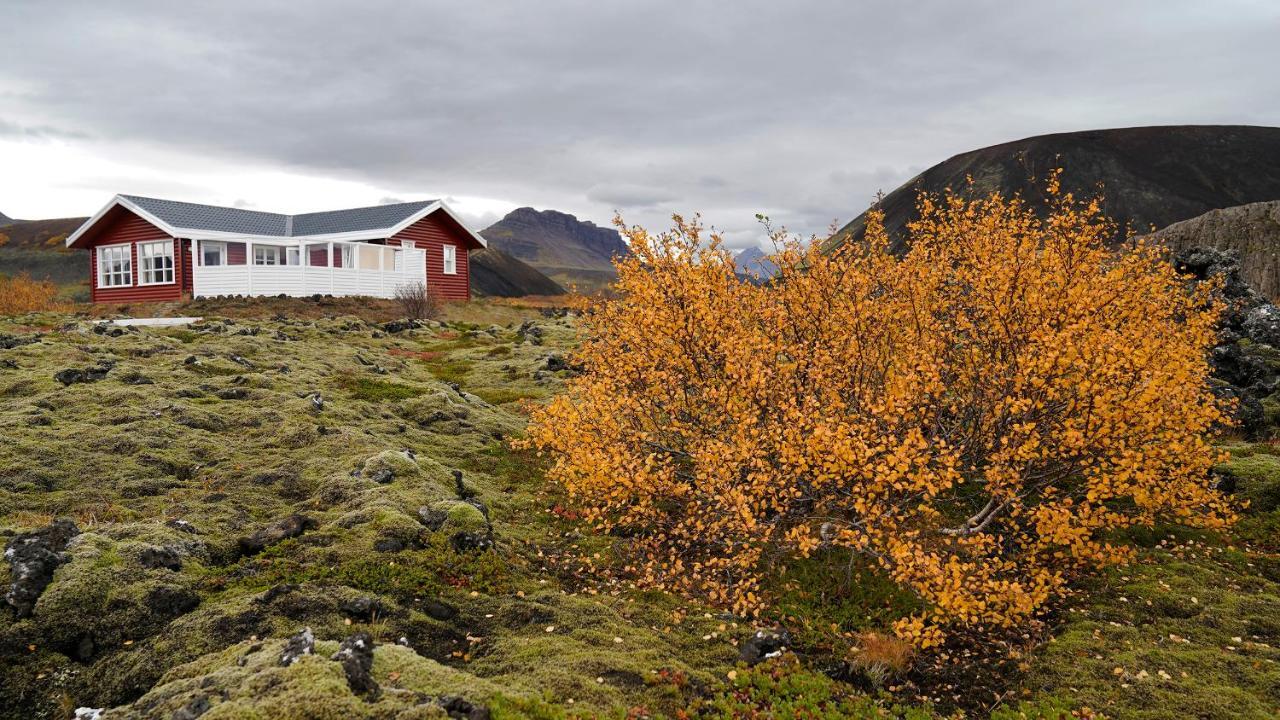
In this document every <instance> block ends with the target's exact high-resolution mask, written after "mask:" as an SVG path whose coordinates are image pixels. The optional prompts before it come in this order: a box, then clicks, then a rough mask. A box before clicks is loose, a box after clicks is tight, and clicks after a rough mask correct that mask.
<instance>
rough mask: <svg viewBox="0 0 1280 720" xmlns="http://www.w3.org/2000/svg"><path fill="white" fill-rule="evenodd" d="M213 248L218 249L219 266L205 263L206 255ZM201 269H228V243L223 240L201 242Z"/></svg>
mask: <svg viewBox="0 0 1280 720" xmlns="http://www.w3.org/2000/svg"><path fill="white" fill-rule="evenodd" d="M211 248H218V264H217V265H209V264H208V263H206V262H205V261H204V254H205V252H207V251H208V250H209V249H211ZM199 254H200V267H226V266H227V243H226V242H224V241H222V240H201V241H200V253H199Z"/></svg>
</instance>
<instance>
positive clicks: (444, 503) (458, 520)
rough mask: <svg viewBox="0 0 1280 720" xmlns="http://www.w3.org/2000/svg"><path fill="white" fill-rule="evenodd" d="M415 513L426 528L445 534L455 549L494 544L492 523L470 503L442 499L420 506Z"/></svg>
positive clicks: (464, 549) (467, 549) (481, 547)
mask: <svg viewBox="0 0 1280 720" xmlns="http://www.w3.org/2000/svg"><path fill="white" fill-rule="evenodd" d="M418 515H419V517H420V518H422V521H423V523H424V524H425V525H426V526H427V527H428V528H430V529H431V530H433V531H435V532H440V533H444V534H446V535H447V536H448V537H449V542H450V543H451V544H452V545H453V548H454V549H455V550H457V551H458V552H467V551H471V550H485V549H488V548H491V547H493V526H492V525H491V524H490V523H489V518H487V517H485V514H484V513H483V512H481V510H480V509H479V508H478V507H476V506H475V505H474V504H473V503H470V502H467V501H465V500H441V501H440V502H437V503H435V504H434V505H432V506H431V507H429V508H421V509H419V510H418Z"/></svg>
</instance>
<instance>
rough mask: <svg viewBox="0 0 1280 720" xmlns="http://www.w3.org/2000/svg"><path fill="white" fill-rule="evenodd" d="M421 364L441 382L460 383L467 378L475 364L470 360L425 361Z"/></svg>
mask: <svg viewBox="0 0 1280 720" xmlns="http://www.w3.org/2000/svg"><path fill="white" fill-rule="evenodd" d="M423 364H424V365H426V366H427V369H428V370H429V371H431V374H432V375H434V376H435V378H436V379H437V380H439V381H441V382H455V383H460V382H462V381H463V380H465V379H466V378H467V373H469V372H471V368H472V366H474V365H475V363H474V362H473V361H471V360H449V359H442V360H425V361H423Z"/></svg>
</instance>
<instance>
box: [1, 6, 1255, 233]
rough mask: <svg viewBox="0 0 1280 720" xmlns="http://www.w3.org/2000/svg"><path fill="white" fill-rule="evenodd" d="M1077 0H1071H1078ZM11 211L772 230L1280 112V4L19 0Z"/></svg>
mask: <svg viewBox="0 0 1280 720" xmlns="http://www.w3.org/2000/svg"><path fill="white" fill-rule="evenodd" d="M1051 5H1052V7H1051ZM0 25H3V27H4V29H5V32H4V41H3V42H2V43H0V212H4V213H5V214H7V215H10V216H12V217H20V218H42V217H56V216H71V215H86V214H89V213H91V212H93V211H95V210H96V209H97V208H98V207H99V206H101V205H102V204H103V203H105V202H106V201H107V200H108V199H109V198H110V196H111V195H113V194H115V193H117V192H127V193H136V194H144V195H154V196H160V197H169V198H174V199H182V200H190V201H195V202H208V203H216V204H228V205H231V204H236V205H240V206H244V207H253V208H258V209H264V210H275V211H281V212H302V211H308V210H318V209H329V208H333V207H342V206H355V205H366V204H376V203H379V202H386V201H390V200H391V199H419V198H426V197H448V198H452V199H453V202H454V205H455V207H457V208H458V209H459V210H461V211H462V212H463V213H464V214H465V215H466V216H467V217H468V218H469V219H470V220H471V221H472V222H473V223H475V224H476V225H478V226H483V225H486V224H488V222H491V221H493V220H495V219H496V218H497V217H500V216H501V215H502V214H503V213H505V212H506V211H507V210H510V209H511V208H514V207H517V206H520V205H532V206H534V207H537V208H555V209H559V210H563V211H566V212H571V213H574V214H576V215H578V216H579V217H582V218H585V219H590V220H594V221H596V222H597V223H606V222H608V221H609V220H610V218H611V217H612V215H613V212H614V211H615V210H619V211H621V212H622V213H623V214H624V216H625V218H626V219H627V220H628V221H632V222H639V223H643V224H649V225H655V226H656V225H662V224H663V223H664V222H665V221H666V218H668V217H669V215H670V214H671V213H672V212H676V211H679V212H685V213H690V212H694V211H700V212H702V214H703V216H704V217H705V218H707V219H708V220H709V221H710V222H711V223H713V224H714V225H716V226H717V227H719V228H721V229H722V230H724V231H725V232H726V234H727V235H728V237H729V239H730V242H731V244H735V245H738V246H745V245H748V244H751V243H753V242H755V241H756V240H757V239H758V238H759V232H758V228H757V227H756V224H755V220H754V215H755V213H757V212H763V213H766V214H768V215H770V216H771V217H772V218H773V219H774V220H775V221H777V222H780V223H783V224H786V225H787V226H788V227H789V228H791V229H793V230H796V231H799V232H803V233H810V232H822V231H824V230H825V228H826V227H827V226H828V225H829V224H830V223H831V222H832V221H835V220H838V221H841V222H843V221H846V220H848V219H850V218H851V217H853V216H854V215H857V214H858V213H859V212H861V211H862V210H863V209H865V208H866V206H867V205H868V203H869V202H870V201H871V200H872V199H873V196H874V194H875V193H876V191H877V190H881V189H883V190H886V191H887V190H891V189H892V188H894V187H896V186H897V185H898V184H900V183H901V182H903V181H905V180H907V179H909V178H910V177H911V176H913V175H915V174H916V173H917V172H919V171H920V170H922V169H924V168H925V167H928V166H929V165H932V164H934V163H936V162H939V161H941V160H943V159H945V158H947V157H948V156H950V155H953V154H956V153H958V152H963V151H966V150H970V149H974V148H977V147H982V146H985V145H991V144H994V143H999V142H1004V141H1007V140H1013V139H1017V138H1019V137H1025V136H1029V135H1038V134H1042V133H1049V132H1059V131H1068V130H1080V129H1088V128H1100V127H1119V126H1131V125H1151V124H1181V123H1230V124H1236V123H1239V124H1257V125H1280V80H1277V78H1278V77H1280V42H1277V38H1278V37H1280V3H1278V2H1274V1H1271V0H1259V1H1257V2H1245V1H1243V0H1241V1H1226V0H1214V1H1213V2H1179V1H1175V0H1157V1H1152V2H1127V1H1125V0H1106V1H1105V2H1073V3H1041V2H1026V0H1020V1H1010V2H984V1H982V0H967V1H965V2H954V1H949V0H948V1H938V2H925V1H920V0H916V1H912V2H848V1H845V2H841V1H836V0H833V1H831V2H793V1H787V2H779V1H778V0H772V1H770V2H744V1H742V0H737V1H734V2H700V1H699V0H677V1H675V2H614V1H610V0H586V1H583V2H559V1H554V2H553V1H549V0H538V1H537V2H510V3H506V2H449V3H428V2H413V3H410V2H400V1H395V2H380V1H377V0H360V1H359V2H300V1H297V0H286V1H283V2H276V1H274V0H253V1H252V2H238V1H237V2H231V1H225V2H208V3H203V2H172V1H171V0H161V1H156V2H109V3H108V2H101V1H100V0H94V1H93V2H85V3H79V2H63V1H58V2H53V1H50V0H36V1H33V2H27V1H25V0H0Z"/></svg>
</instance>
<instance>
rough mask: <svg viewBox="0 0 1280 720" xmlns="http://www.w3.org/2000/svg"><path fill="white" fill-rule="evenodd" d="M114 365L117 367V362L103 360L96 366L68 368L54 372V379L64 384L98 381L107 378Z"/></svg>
mask: <svg viewBox="0 0 1280 720" xmlns="http://www.w3.org/2000/svg"><path fill="white" fill-rule="evenodd" d="M113 367H115V363H112V362H110V361H103V362H100V363H98V364H97V365H96V366H94V367H89V368H84V369H83V370H81V369H78V368H67V369H65V370H59V371H58V372H56V373H54V374H53V379H54V380H57V381H58V382H60V383H62V384H63V385H74V384H76V383H91V382H98V381H99V380H101V379H103V378H105V377H106V376H107V373H109V372H111V368H113Z"/></svg>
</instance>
